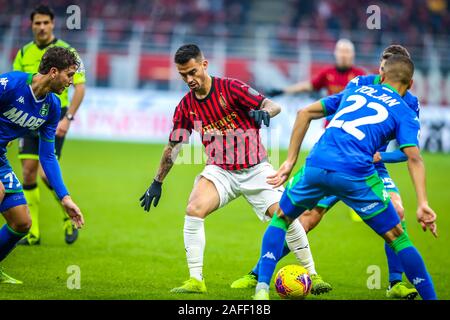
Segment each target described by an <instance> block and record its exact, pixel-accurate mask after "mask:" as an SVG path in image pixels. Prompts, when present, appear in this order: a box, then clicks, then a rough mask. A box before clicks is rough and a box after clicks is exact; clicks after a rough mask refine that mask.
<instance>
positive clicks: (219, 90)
mask: <svg viewBox="0 0 450 320" xmlns="http://www.w3.org/2000/svg"><path fill="white" fill-rule="evenodd" d="M175 64H176V67H177V69H178V72H179V74H180V76H181V78H182V79H183V80H184V82H186V84H187V85H188V86H189V89H190V91H189V92H188V93H187V94H186V95H185V96H184V98H183V99H182V100H181V102H180V103H179V104H178V106H177V107H176V109H175V113H174V116H173V128H172V131H171V133H170V137H169V144H168V145H167V146H166V147H165V149H164V152H163V155H162V159H161V162H160V166H159V169H158V172H157V174H156V177H155V178H154V180H153V183H152V184H151V186H150V187H149V188H148V189H147V191H146V192H145V194H144V195H143V196H142V197H141V206H143V207H144V210H146V211H149V209H150V206H151V204H152V202H153V205H154V206H155V207H156V205H157V204H158V201H159V199H160V196H161V191H162V188H161V187H162V182H163V180H164V178H165V177H166V176H167V174H168V172H169V170H170V169H171V168H172V166H173V164H174V161H175V159H176V157H177V155H178V152H179V150H180V147H181V144H182V143H187V142H188V141H189V137H190V135H191V133H192V131H193V130H194V131H197V132H199V134H200V137H201V139H202V143H203V145H204V147H205V152H206V154H207V156H208V160H207V163H206V166H205V168H204V170H203V171H202V172H201V173H200V174H199V175H198V176H197V178H196V180H195V184H194V188H193V190H192V192H191V195H190V197H189V203H188V205H187V208H186V217H185V223H184V230H183V232H184V244H185V249H186V258H187V263H188V267H189V272H190V279H189V280H188V281H185V283H184V284H183V285H182V286H181V287H178V288H174V289H173V290H172V292H175V293H205V292H206V285H205V281H204V279H203V274H202V273H203V253H204V248H205V230H204V219H205V218H206V217H207V216H208V215H209V214H210V213H212V212H214V211H215V210H216V209H218V208H220V207H222V206H224V205H226V204H227V203H228V202H230V201H232V200H234V199H235V198H237V197H239V196H241V195H243V196H244V197H245V198H246V200H247V201H248V203H249V204H250V205H251V206H252V208H253V210H254V211H255V213H256V214H257V215H258V217H259V218H260V219H261V220H267V219H269V217H271V216H272V215H273V214H274V212H275V211H276V210H277V208H278V202H279V200H280V198H281V194H282V192H281V191H282V190H283V189H282V187H281V188H278V189H274V188H273V187H272V186H271V185H269V184H268V183H267V181H266V180H267V177H268V176H269V175H271V174H273V173H274V172H275V171H274V169H273V167H272V165H270V164H269V163H268V162H267V153H266V150H265V148H264V146H263V145H262V143H261V137H260V134H259V129H260V127H261V124H262V123H264V124H265V125H266V126H269V123H270V118H271V117H274V116H276V115H277V114H278V113H279V112H280V111H281V107H280V106H279V105H277V104H276V103H274V102H272V101H271V100H270V99H267V98H265V97H264V96H263V95H262V94H260V93H259V92H257V91H256V90H254V89H252V88H251V87H249V86H248V85H247V84H245V83H243V82H241V81H239V80H236V79H227V78H218V77H212V76H210V75H209V74H208V72H207V68H208V61H207V60H206V59H205V58H204V56H203V54H202V52H201V51H200V49H199V48H198V47H197V46H196V45H193V44H188V45H184V46H181V47H180V48H179V49H178V50H177V52H176V54H175ZM288 234H289V235H288V236H287V237H286V239H291V241H290V243H288V244H289V247H291V248H297V249H296V250H297V252H296V251H294V253H295V254H296V255H297V254H298V256H300V255H301V256H302V257H303V258H304V260H305V261H306V262H305V264H306V265H309V266H310V268H311V270H312V271H313V273H315V271H314V270H313V269H314V262H313V259H312V257H311V252H310V250H309V244H308V240H307V237H306V233H305V232H304V229H303V227H302V226H301V224H300V223H299V222H298V221H297V224H295V226H294V227H293V228H292V229H291V230H290V231H288ZM298 248H301V249H298ZM305 250H306V251H305ZM299 251H302V252H299ZM305 257H306V259H305ZM257 269H258V267H255V272H254V274H253V275H249V276H250V277H252V279H247V280H251V281H247V282H246V283H245V285H246V286H255V285H256V282H257V272H258V270H257Z"/></svg>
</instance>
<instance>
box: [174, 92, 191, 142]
mask: <svg viewBox="0 0 450 320" xmlns="http://www.w3.org/2000/svg"><path fill="white" fill-rule="evenodd" d="M188 112H189V110H188V106H187V103H186V99H183V100H181V102H180V103H179V104H178V106H177V107H176V108H175V112H174V114H173V119H172V122H173V126H172V131H171V132H170V136H169V141H170V142H182V143H188V142H189V137H190V135H191V133H192V128H193V125H192V121H191V119H190V118H189V115H188Z"/></svg>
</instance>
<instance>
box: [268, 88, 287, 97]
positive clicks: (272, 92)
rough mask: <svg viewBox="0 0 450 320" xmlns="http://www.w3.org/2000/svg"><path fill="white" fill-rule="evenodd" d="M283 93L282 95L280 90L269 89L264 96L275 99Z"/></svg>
mask: <svg viewBox="0 0 450 320" xmlns="http://www.w3.org/2000/svg"><path fill="white" fill-rule="evenodd" d="M283 93H284V91H283V90H280V89H270V90H268V91H267V93H266V96H268V97H276V96H279V95H282V94H283Z"/></svg>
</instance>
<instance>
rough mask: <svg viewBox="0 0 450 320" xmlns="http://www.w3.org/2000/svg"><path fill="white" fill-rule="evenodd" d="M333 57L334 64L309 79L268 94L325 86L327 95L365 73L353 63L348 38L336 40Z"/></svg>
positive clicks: (352, 48) (352, 52)
mask: <svg viewBox="0 0 450 320" xmlns="http://www.w3.org/2000/svg"><path fill="white" fill-rule="evenodd" d="M334 57H335V59H336V63H335V65H334V66H331V67H327V68H324V69H322V70H321V71H320V72H319V73H318V74H317V75H315V76H314V77H313V78H312V79H311V81H302V82H298V83H295V84H293V85H291V86H288V87H286V88H284V89H281V90H277V89H275V90H271V91H270V92H269V93H268V95H269V96H277V95H280V94H296V93H301V92H311V91H318V90H321V89H323V88H325V89H326V90H327V95H328V96H329V95H332V94H336V93H339V92H341V91H342V90H344V89H345V86H346V85H347V83H349V82H350V81H351V80H352V79H353V78H355V77H357V76H361V75H364V74H366V73H365V71H364V70H363V69H361V68H358V67H355V66H354V65H353V61H354V58H355V48H354V46H353V43H352V42H351V41H350V40H348V39H340V40H339V41H337V42H336V47H335V49H334ZM327 125H328V121H325V126H327Z"/></svg>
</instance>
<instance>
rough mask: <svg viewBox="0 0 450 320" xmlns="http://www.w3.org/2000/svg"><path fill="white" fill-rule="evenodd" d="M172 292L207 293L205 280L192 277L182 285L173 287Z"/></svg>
mask: <svg viewBox="0 0 450 320" xmlns="http://www.w3.org/2000/svg"><path fill="white" fill-rule="evenodd" d="M170 292H171V293H206V285H205V280H202V281H200V280H198V279H196V278H190V279H189V280H186V281H185V282H183V285H182V286H181V287H177V288H173V289H172V290H170Z"/></svg>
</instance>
